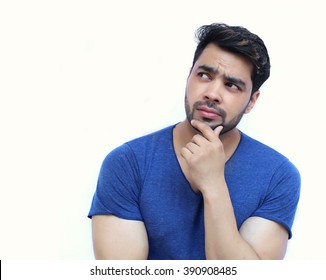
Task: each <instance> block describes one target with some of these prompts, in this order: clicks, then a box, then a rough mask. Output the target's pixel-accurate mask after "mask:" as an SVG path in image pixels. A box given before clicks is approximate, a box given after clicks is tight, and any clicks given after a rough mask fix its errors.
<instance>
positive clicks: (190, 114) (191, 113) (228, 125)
mask: <svg viewBox="0 0 326 280" xmlns="http://www.w3.org/2000/svg"><path fill="white" fill-rule="evenodd" d="M248 104H249V103H248ZM200 106H207V107H208V108H212V109H214V110H215V111H216V112H218V114H219V115H220V116H221V119H222V120H221V121H216V120H213V119H209V118H203V117H200V118H196V116H195V112H196V110H197V108H198V107H200ZM246 108H247V106H246V107H245V108H244V109H243V110H242V111H241V112H240V113H239V114H238V115H236V116H235V117H234V118H232V119H231V120H230V121H228V122H226V117H227V114H226V112H225V111H224V110H223V109H221V108H220V107H218V106H217V105H216V103H215V102H212V101H209V100H207V101H197V102H195V103H194V105H193V106H192V108H191V107H190V104H189V101H188V98H187V95H186V96H185V110H186V115H187V120H188V122H189V123H190V125H191V120H193V119H197V120H199V121H202V122H204V123H206V124H207V125H208V126H209V127H210V128H211V129H212V130H214V129H215V128H217V127H218V126H220V125H221V126H223V129H222V131H221V133H220V135H222V134H224V133H226V132H228V131H230V130H232V129H233V128H235V127H236V126H237V125H238V124H239V122H240V121H241V119H242V117H243V115H244V113H245V111H246ZM191 126H192V125H191ZM194 129H195V130H197V129H196V128H195V127H194ZM197 131H198V130H197Z"/></svg>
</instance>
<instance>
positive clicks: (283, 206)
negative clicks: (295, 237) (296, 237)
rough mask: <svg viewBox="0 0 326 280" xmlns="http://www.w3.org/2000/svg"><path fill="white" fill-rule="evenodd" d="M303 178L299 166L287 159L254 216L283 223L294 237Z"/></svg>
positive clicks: (278, 170)
mask: <svg viewBox="0 0 326 280" xmlns="http://www.w3.org/2000/svg"><path fill="white" fill-rule="evenodd" d="M300 187H301V179H300V174H299V171H298V170H297V168H296V167H295V166H294V165H293V164H292V163H291V162H290V161H288V160H286V161H285V162H284V163H283V164H282V165H281V166H280V167H279V168H278V169H277V170H276V171H275V173H274V175H273V177H272V178H271V182H270V188H269V189H268V193H267V195H266V198H265V199H264V201H263V202H262V204H261V206H260V207H259V208H258V209H257V210H256V211H255V213H254V214H253V216H258V217H262V218H265V219H268V220H273V221H275V222H277V223H280V224H281V225H283V226H284V227H285V228H286V229H287V231H288V232H289V239H290V238H291V237H292V231H291V228H292V225H293V221H294V217H295V213H296V209H297V205H298V201H299V197H300Z"/></svg>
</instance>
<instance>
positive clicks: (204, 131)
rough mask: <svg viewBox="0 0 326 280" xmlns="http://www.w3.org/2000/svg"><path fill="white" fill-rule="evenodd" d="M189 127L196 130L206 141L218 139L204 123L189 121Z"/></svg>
mask: <svg viewBox="0 0 326 280" xmlns="http://www.w3.org/2000/svg"><path fill="white" fill-rule="evenodd" d="M191 125H192V126H193V127H194V128H196V129H198V130H199V131H200V132H201V133H202V135H203V136H204V137H205V138H206V139H207V140H208V141H211V142H213V141H216V139H217V138H218V135H217V134H216V133H215V132H214V130H213V129H212V128H211V127H210V126H209V125H207V124H206V123H204V122H201V121H198V120H191Z"/></svg>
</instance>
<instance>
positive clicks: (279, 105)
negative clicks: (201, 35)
mask: <svg viewBox="0 0 326 280" xmlns="http://www.w3.org/2000/svg"><path fill="white" fill-rule="evenodd" d="M322 2H323V1H317V0H310V1H300V0H297V1H280V2H277V1H259V0H257V1H253V0H252V1H249V0H247V1H241V0H238V1H225V0H224V1H219V0H211V1H205V0H202V1H192V0H191V1H176V0H170V1H169V0H164V1H163V0H162V1H153V0H152V1H150V0H147V1H145V0H137V1H133V0H128V1H126V0H125V1H95V0H94V1H85V0H78V1H77V0H75V1H74V0H59V1H58V0H57V1H42V0H39V1H36V0H30V1H16V0H12V1H1V2H0V128H1V135H0V213H1V220H0V258H1V259H48V260H70V259H75V260H89V259H93V252H92V244H91V227H90V226H91V223H90V220H89V219H88V218H87V213H88V210H89V207H90V203H91V199H92V196H93V193H94V190H95V186H96V181H97V176H98V172H99V168H100V165H101V163H102V160H103V158H104V156H105V155H106V154H107V153H108V152H109V151H110V150H111V149H112V148H114V147H115V146H117V145H119V144H121V143H122V142H124V141H126V140H129V139H131V138H134V137H136V136H140V135H143V134H145V133H147V132H150V131H154V130H156V129H159V128H162V127H164V126H166V125H169V124H173V123H176V122H178V121H182V120H183V119H184V107H183V97H184V88H185V81H186V78H187V74H188V71H189V68H190V66H191V62H192V58H193V52H194V50H195V42H194V39H193V37H194V32H195V30H196V29H197V28H198V27H199V26H200V25H202V24H209V23H212V22H225V23H228V24H231V25H242V26H245V27H246V28H248V29H249V30H251V31H252V32H254V33H257V34H258V35H259V36H261V37H262V38H263V40H264V41H265V43H266V45H267V47H268V49H269V53H270V57H271V63H272V72H271V77H270V79H269V80H268V81H267V82H266V83H265V84H264V86H263V87H262V89H261V90H262V94H261V97H260V99H259V101H258V103H257V104H256V107H255V108H254V110H253V111H252V112H251V113H250V114H249V115H246V116H245V117H244V119H243V121H242V123H241V126H240V128H241V129H242V130H243V131H244V132H245V133H247V134H249V135H251V136H253V137H255V138H257V139H258V140H260V141H262V142H265V143H266V144H268V145H270V146H272V147H274V148H275V149H277V150H279V151H280V152H282V153H284V154H285V155H286V156H288V157H289V158H290V159H291V160H292V161H293V162H294V163H295V164H296V166H297V167H298V168H299V170H300V172H301V175H302V195H301V200H300V204H299V209H298V212H297V217H296V220H295V224H294V227H293V239H291V240H290V243H289V249H288V253H287V256H286V258H287V259H293V260H297V259H323V258H325V255H324V252H325V249H326V244H325V236H326V226H325V218H324V213H325V212H326V203H325V198H324V197H325V195H326V191H325V188H326V184H325V164H324V163H323V161H324V159H325V156H326V153H325V133H324V122H325V109H324V108H325V101H326V98H325V95H326V84H325V63H326V56H325V45H324V42H325V39H324V37H325V26H326V20H325V15H324V9H323V8H322Z"/></svg>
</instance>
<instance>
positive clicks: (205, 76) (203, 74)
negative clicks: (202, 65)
mask: <svg viewBox="0 0 326 280" xmlns="http://www.w3.org/2000/svg"><path fill="white" fill-rule="evenodd" d="M197 76H198V77H200V78H202V79H204V80H211V77H210V75H209V74H207V73H205V72H198V73H197Z"/></svg>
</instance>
